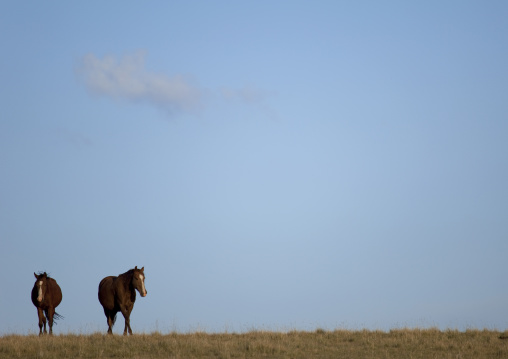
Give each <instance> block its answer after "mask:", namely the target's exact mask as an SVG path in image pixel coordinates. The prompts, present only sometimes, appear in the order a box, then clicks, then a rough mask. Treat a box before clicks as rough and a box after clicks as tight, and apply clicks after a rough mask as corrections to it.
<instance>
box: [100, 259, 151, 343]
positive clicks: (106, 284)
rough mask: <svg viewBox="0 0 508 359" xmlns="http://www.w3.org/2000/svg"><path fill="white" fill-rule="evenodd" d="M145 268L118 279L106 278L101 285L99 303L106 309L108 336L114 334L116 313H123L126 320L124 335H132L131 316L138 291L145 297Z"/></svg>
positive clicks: (132, 271)
mask: <svg viewBox="0 0 508 359" xmlns="http://www.w3.org/2000/svg"><path fill="white" fill-rule="evenodd" d="M144 270H145V267H143V268H141V269H138V267H137V266H136V267H135V268H134V269H131V270H129V271H127V272H125V273H123V274H120V275H119V276H118V277H113V276H110V277H106V278H104V279H103V280H101V282H100V284H99V302H100V303H101V304H102V307H103V308H104V314H105V315H106V318H107V320H108V334H113V325H114V324H115V320H116V313H118V312H122V314H123V317H124V318H125V328H124V330H123V335H127V330H128V331H129V334H132V329H131V324H130V315H131V312H132V308H134V302H135V301H136V290H137V291H138V292H139V294H141V296H142V297H145V296H146V294H147V292H146V289H145V272H144Z"/></svg>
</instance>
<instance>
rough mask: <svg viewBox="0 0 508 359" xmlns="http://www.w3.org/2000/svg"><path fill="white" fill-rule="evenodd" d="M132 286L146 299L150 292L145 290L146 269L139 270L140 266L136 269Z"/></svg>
mask: <svg viewBox="0 0 508 359" xmlns="http://www.w3.org/2000/svg"><path fill="white" fill-rule="evenodd" d="M132 285H133V286H134V288H135V289H137V290H138V292H139V294H141V296H142V297H146V295H147V294H148V292H147V291H146V288H145V267H143V268H141V269H138V266H136V267H135V268H134V275H133V276H132Z"/></svg>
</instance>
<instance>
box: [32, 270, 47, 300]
mask: <svg viewBox="0 0 508 359" xmlns="http://www.w3.org/2000/svg"><path fill="white" fill-rule="evenodd" d="M34 276H35V279H37V280H36V281H35V286H36V287H37V301H38V302H39V303H40V302H42V301H43V300H44V296H45V295H46V290H47V289H48V275H47V274H46V272H44V273H42V274H35V272H34Z"/></svg>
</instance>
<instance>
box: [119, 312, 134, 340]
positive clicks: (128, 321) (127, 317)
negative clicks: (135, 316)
mask: <svg viewBox="0 0 508 359" xmlns="http://www.w3.org/2000/svg"><path fill="white" fill-rule="evenodd" d="M120 310H121V311H122V315H123V317H124V318H125V327H124V329H123V335H127V331H129V334H130V335H132V329H131V319H130V317H131V310H132V308H128V307H126V306H122V307H121V308H120Z"/></svg>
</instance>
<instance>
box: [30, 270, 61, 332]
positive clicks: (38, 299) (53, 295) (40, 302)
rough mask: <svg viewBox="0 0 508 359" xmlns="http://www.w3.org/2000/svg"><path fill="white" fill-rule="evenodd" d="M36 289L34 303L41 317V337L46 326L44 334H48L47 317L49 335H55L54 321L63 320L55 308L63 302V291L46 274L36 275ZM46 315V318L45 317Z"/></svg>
mask: <svg viewBox="0 0 508 359" xmlns="http://www.w3.org/2000/svg"><path fill="white" fill-rule="evenodd" d="M34 276H35V278H36V279H37V280H36V281H35V284H34V287H33V288H32V303H33V304H34V305H35V306H36V308H37V315H38V316H39V335H42V334H43V333H42V327H43V326H44V334H46V333H47V332H46V317H47V318H48V322H49V334H53V319H60V318H63V317H62V316H61V315H60V314H58V313H57V312H55V308H56V307H58V304H60V302H61V301H62V290H61V289H60V287H59V286H58V284H57V283H56V280H54V279H53V278H50V277H48V275H47V274H46V272H44V273H42V274H41V273H39V274H35V273H34ZM44 313H46V317H44Z"/></svg>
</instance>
